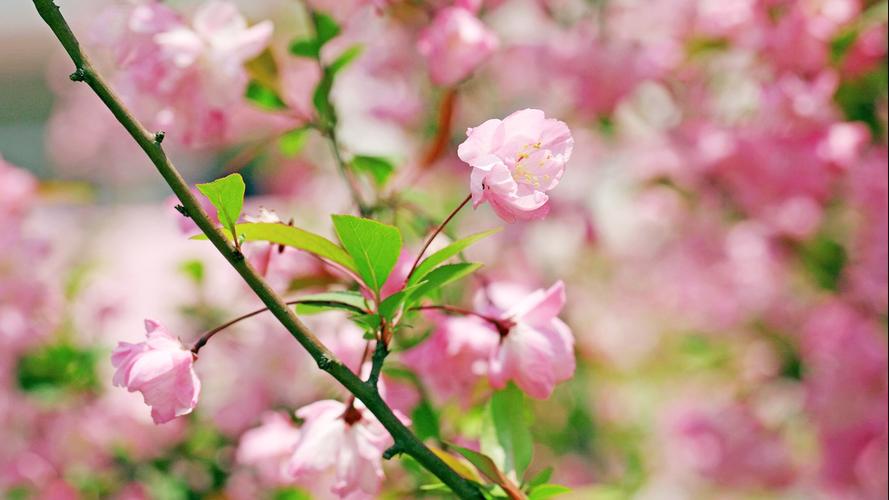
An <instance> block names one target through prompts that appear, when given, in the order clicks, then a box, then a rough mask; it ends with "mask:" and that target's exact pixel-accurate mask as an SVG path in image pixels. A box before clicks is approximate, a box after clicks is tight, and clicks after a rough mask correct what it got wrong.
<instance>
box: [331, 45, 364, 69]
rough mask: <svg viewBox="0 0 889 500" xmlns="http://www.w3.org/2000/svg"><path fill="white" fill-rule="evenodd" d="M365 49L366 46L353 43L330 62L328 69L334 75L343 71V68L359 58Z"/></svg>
mask: <svg viewBox="0 0 889 500" xmlns="http://www.w3.org/2000/svg"><path fill="white" fill-rule="evenodd" d="M363 51H364V47H362V46H361V45H359V44H355V45H352V46H351V47H349V48H348V49H346V50H344V51H343V53H342V54H340V55H339V56H338V57H337V58H336V59H334V60H333V62H332V63H330V66H328V70H329V71H330V72H331V73H332V74H334V75H335V74H337V73H339V72H340V71H342V69H343V68H345V67H346V66H348V65H349V64H350V63H351V62H352V61H354V60H355V59H357V58H358V56H360V55H361V52H363Z"/></svg>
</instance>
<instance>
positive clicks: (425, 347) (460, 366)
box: [401, 314, 499, 398]
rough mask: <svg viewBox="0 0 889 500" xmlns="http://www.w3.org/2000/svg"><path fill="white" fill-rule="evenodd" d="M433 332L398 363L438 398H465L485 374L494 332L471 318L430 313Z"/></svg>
mask: <svg viewBox="0 0 889 500" xmlns="http://www.w3.org/2000/svg"><path fill="white" fill-rule="evenodd" d="M429 317H430V319H432V321H433V322H434V323H435V329H434V330H433V331H432V334H431V335H430V336H429V338H428V339H426V340H425V341H423V343H421V344H420V345H418V346H416V347H414V348H412V349H410V350H408V351H406V352H405V353H404V354H403V355H402V356H401V360H402V361H403V362H404V364H406V365H407V366H409V367H410V368H412V369H413V370H415V371H416V372H417V373H418V374H419V375H420V376H421V377H422V378H423V381H424V382H425V383H426V384H427V385H428V386H429V388H430V389H431V390H432V392H433V393H434V394H435V395H436V396H438V397H441V398H449V397H452V396H458V397H460V396H463V397H465V396H468V395H469V393H470V392H471V390H472V387H473V386H474V385H476V384H477V383H478V382H479V381H480V380H481V379H482V378H484V377H485V376H486V375H487V372H488V362H489V360H490V357H491V355H492V354H493V353H494V352H495V351H496V350H497V344H498V339H499V337H498V335H497V330H495V329H494V327H493V326H491V324H490V323H488V322H487V321H485V320H483V319H481V318H478V317H475V316H444V315H439V314H430V315H429Z"/></svg>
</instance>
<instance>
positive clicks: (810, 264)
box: [800, 234, 848, 291]
mask: <svg viewBox="0 0 889 500" xmlns="http://www.w3.org/2000/svg"><path fill="white" fill-rule="evenodd" d="M800 258H801V259H802V262H803V266H805V268H806V270H807V271H808V272H809V274H810V275H811V276H812V279H814V281H815V283H817V284H818V286H820V287H822V288H825V289H827V290H833V291H835V290H837V289H838V288H839V285H840V279H841V278H842V275H843V269H844V268H845V267H846V262H847V260H848V258H847V255H846V249H845V248H843V246H842V245H840V244H839V243H837V242H836V241H834V240H833V239H831V238H829V237H828V236H826V235H823V234H819V235H817V236H815V238H814V239H812V240H811V241H808V242H806V243H805V244H803V246H802V247H800Z"/></svg>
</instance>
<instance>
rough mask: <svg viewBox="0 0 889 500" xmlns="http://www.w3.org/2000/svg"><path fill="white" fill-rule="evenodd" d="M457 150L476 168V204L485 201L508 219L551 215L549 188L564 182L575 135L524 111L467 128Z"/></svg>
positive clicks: (553, 121)
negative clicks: (560, 181) (563, 176)
mask: <svg viewBox="0 0 889 500" xmlns="http://www.w3.org/2000/svg"><path fill="white" fill-rule="evenodd" d="M466 135H467V139H466V141H464V142H463V143H462V144H460V146H459V148H458V149H457V154H458V155H459V156H460V159H461V160H463V161H464V162H466V163H468V164H469V165H470V166H471V167H472V175H471V180H470V190H471V192H472V204H473V207H478V206H479V205H480V204H482V203H484V202H485V201H487V202H489V203H490V204H491V207H492V208H493V209H494V211H495V212H496V213H497V215H499V216H500V218H502V219H503V220H504V221H506V222H508V223H512V222H515V221H516V220H531V219H540V218H543V217H545V216H546V214H547V213H549V205H548V204H547V202H548V201H549V197H548V196H547V195H546V192H547V191H549V190H551V189H553V188H554V187H556V186H557V185H558V184H559V180H560V179H561V178H562V174H563V173H564V172H565V164H566V163H567V162H568V159H569V158H570V157H571V151H572V149H573V148H574V139H573V138H572V137H571V131H570V130H568V126H567V125H565V123H564V122H561V121H559V120H556V119H553V118H549V119H547V118H546V116H545V115H544V114H543V111H540V110H537V109H523V110H521V111H516V112H515V113H513V114H511V115H509V116H507V117H506V118H504V119H503V120H497V119H492V120H488V121H486V122H484V123H482V124H481V125H479V126H478V127H474V128H470V129H468V130H467V131H466Z"/></svg>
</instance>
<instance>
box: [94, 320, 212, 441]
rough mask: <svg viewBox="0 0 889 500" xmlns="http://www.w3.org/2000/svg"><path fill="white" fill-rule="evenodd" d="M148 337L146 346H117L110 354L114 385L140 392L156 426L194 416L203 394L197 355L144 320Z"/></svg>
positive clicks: (165, 332)
mask: <svg viewBox="0 0 889 500" xmlns="http://www.w3.org/2000/svg"><path fill="white" fill-rule="evenodd" d="M145 336H146V339H147V340H145V341H144V342H139V343H137V344H132V343H129V342H119V343H118V344H117V347H116V348H115V349H114V352H112V354H111V364H112V365H113V366H114V368H116V369H117V371H115V372H114V378H113V383H114V385H115V386H118V387H126V388H127V390H128V391H130V392H136V391H139V392H141V393H142V397H143V399H144V400H145V404H147V405H149V406H151V418H152V419H154V422H155V423H158V424H162V423H164V422H168V421H170V420H172V419H174V418H176V417H180V416H182V415H187V414H189V413H191V411H192V410H193V409H194V407H195V405H196V404H197V402H198V395H199V394H200V392H201V381H200V380H199V379H198V376H197V374H196V373H195V371H194V360H195V355H194V354H193V353H192V352H191V351H190V350H188V349H186V348H185V347H183V346H182V343H181V342H180V341H179V339H177V338H175V337H173V336H172V335H170V334H169V333H168V332H167V330H166V329H164V328H163V327H162V326H161V325H159V324H158V323H156V322H154V321H152V320H145Z"/></svg>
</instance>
